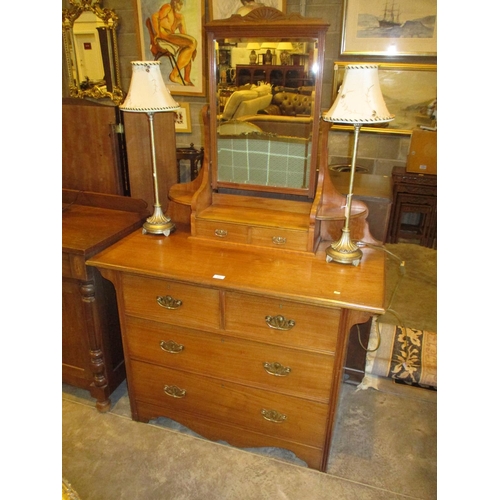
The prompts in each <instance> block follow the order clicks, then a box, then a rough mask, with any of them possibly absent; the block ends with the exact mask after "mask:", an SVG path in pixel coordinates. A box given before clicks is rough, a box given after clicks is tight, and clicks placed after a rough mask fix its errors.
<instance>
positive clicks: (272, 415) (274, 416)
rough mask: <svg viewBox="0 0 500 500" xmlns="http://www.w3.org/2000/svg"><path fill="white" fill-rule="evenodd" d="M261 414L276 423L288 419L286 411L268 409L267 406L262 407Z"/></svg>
mask: <svg viewBox="0 0 500 500" xmlns="http://www.w3.org/2000/svg"><path fill="white" fill-rule="evenodd" d="M260 414H261V415H262V416H263V417H264V419H265V420H268V421H269V422H273V423H275V424H281V423H283V422H284V421H285V420H286V419H287V416H286V415H285V414H284V413H280V412H279V411H276V410H266V409H265V408H262V410H260Z"/></svg>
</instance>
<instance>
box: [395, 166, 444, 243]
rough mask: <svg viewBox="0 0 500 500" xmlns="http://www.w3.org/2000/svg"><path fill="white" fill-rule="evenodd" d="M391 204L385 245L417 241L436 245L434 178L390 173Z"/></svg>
mask: <svg viewBox="0 0 500 500" xmlns="http://www.w3.org/2000/svg"><path fill="white" fill-rule="evenodd" d="M392 181H393V189H394V195H393V205H392V212H391V223H390V229H389V236H388V242H389V243H398V242H399V241H400V240H401V239H405V240H413V241H417V242H418V243H419V244H420V245H422V246H425V247H429V248H435V246H436V244H437V176H436V175H432V174H417V173H413V172H407V171H406V170H405V168H404V167H394V169H393V170H392Z"/></svg>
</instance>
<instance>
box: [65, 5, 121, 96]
mask: <svg viewBox="0 0 500 500" xmlns="http://www.w3.org/2000/svg"><path fill="white" fill-rule="evenodd" d="M70 4H71V7H70V8H69V9H63V11H62V12H63V46H64V54H65V59H66V73H67V77H68V89H67V91H68V94H69V95H70V96H71V97H78V98H85V97H90V98H94V99H103V98H108V99H111V100H112V101H113V102H114V103H115V104H117V105H118V104H121V103H122V102H123V99H124V94H123V91H122V89H121V86H120V74H119V66H118V50H117V39H116V26H117V24H118V16H117V15H116V14H115V13H114V11H112V10H109V9H102V8H101V6H100V5H99V4H100V0H70Z"/></svg>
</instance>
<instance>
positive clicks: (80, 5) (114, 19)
mask: <svg viewBox="0 0 500 500" xmlns="http://www.w3.org/2000/svg"><path fill="white" fill-rule="evenodd" d="M69 3H70V4H71V7H70V8H69V9H63V10H62V35H63V47H64V55H65V61H66V70H67V73H68V90H69V95H70V97H76V98H79V99H84V98H87V97H88V98H92V99H106V98H109V99H111V100H112V101H113V103H114V104H116V105H117V106H118V105H119V104H121V103H122V102H123V101H124V99H125V94H124V92H123V90H122V88H121V83H120V69H119V60H118V41H117V38H116V27H117V25H118V16H117V14H116V13H115V12H114V11H113V10H111V9H103V8H102V7H101V5H100V3H101V0H69ZM85 11H90V12H92V13H94V14H95V15H96V16H97V17H98V18H99V19H101V20H102V21H103V23H104V28H105V29H106V30H107V31H109V33H110V34H111V47H110V49H111V52H112V58H111V59H112V60H111V61H109V65H108V66H109V67H108V68H106V62H105V61H103V63H104V64H105V69H104V71H105V74H106V70H109V73H110V75H111V80H112V81H111V82H106V90H103V89H102V88H101V87H98V86H97V85H94V86H93V87H91V88H89V89H85V90H84V89H81V88H79V87H78V86H76V85H75V82H74V79H73V61H75V62H76V57H75V50H74V42H73V26H74V23H75V21H76V20H77V19H78V18H79V17H80V15H81V14H82V12H85ZM110 87H111V90H109V88H110Z"/></svg>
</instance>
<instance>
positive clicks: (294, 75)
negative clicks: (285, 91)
mask: <svg viewBox="0 0 500 500" xmlns="http://www.w3.org/2000/svg"><path fill="white" fill-rule="evenodd" d="M235 80H236V85H237V86H240V85H245V84H247V83H251V84H255V85H256V84H257V83H258V82H266V83H270V84H271V85H277V86H284V87H301V86H303V85H312V82H311V81H310V79H309V78H308V77H307V75H306V74H305V72H304V66H286V65H282V64H279V65H278V64H238V65H236V77H235Z"/></svg>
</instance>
